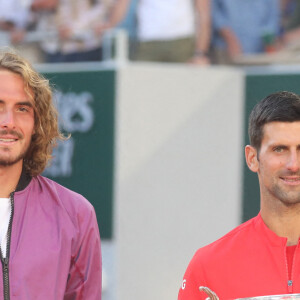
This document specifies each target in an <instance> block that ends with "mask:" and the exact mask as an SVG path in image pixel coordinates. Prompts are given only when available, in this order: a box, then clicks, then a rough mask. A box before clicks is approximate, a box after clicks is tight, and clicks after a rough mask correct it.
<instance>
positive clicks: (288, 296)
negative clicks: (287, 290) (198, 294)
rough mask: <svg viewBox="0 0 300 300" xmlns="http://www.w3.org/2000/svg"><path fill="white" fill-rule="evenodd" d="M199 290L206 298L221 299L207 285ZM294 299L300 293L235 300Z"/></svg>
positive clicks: (211, 299) (207, 299)
mask: <svg viewBox="0 0 300 300" xmlns="http://www.w3.org/2000/svg"><path fill="white" fill-rule="evenodd" d="M199 290H200V291H203V292H205V293H206V294H207V296H208V298H206V300H220V299H219V297H218V296H217V294H216V293H215V292H213V291H212V290H211V289H209V288H208V287H206V286H200V287H199ZM293 299H300V294H286V295H270V296H259V297H250V298H239V299H234V300H293Z"/></svg>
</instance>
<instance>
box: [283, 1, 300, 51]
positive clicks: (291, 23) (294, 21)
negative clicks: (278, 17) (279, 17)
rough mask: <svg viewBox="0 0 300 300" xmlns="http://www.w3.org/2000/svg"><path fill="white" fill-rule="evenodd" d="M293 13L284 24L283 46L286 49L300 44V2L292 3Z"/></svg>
mask: <svg viewBox="0 0 300 300" xmlns="http://www.w3.org/2000/svg"><path fill="white" fill-rule="evenodd" d="M290 2H292V4H293V8H294V9H293V12H291V13H290V16H289V18H288V19H287V20H285V22H284V23H283V34H282V46H283V47H286V46H289V45H290V44H293V43H298V44H299V43H300V0H294V1H291V0H290Z"/></svg>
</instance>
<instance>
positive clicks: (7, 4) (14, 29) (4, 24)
mask: <svg viewBox="0 0 300 300" xmlns="http://www.w3.org/2000/svg"><path fill="white" fill-rule="evenodd" d="M30 2H31V0H28V1H26V0H9V1H8V0H0V35H1V36H0V46H10V45H11V44H15V45H17V48H18V50H19V51H21V52H22V55H23V56H24V57H26V58H27V59H28V60H30V61H34V62H35V60H34V58H35V57H36V56H37V53H36V51H33V48H32V47H31V45H28V44H21V43H19V42H20V41H22V40H23V38H24V33H25V30H26V29H27V27H28V25H29V24H30V23H31V14H30Z"/></svg>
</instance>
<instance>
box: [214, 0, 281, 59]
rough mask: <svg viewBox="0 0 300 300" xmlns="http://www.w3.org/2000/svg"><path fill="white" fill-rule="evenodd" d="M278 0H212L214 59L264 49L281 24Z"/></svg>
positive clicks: (230, 57)
mask: <svg viewBox="0 0 300 300" xmlns="http://www.w3.org/2000/svg"><path fill="white" fill-rule="evenodd" d="M279 5H280V4H279V1H278V0H263V1H261V0H243V1H240V0H213V9H212V12H213V27H214V37H213V48H214V59H215V61H216V62H217V63H232V62H233V61H234V60H235V58H237V57H238V56H240V55H242V54H255V53H261V52H264V51H265V46H266V45H267V46H268V47H269V48H270V47H271V46H272V43H273V42H275V40H276V38H277V36H278V34H279V28H280V7H279Z"/></svg>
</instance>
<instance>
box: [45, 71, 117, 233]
mask: <svg viewBox="0 0 300 300" xmlns="http://www.w3.org/2000/svg"><path fill="white" fill-rule="evenodd" d="M44 76H45V77H47V78H48V79H49V80H50V82H51V84H52V85H53V86H54V89H55V100H56V102H57V106H58V110H59V113H60V126H61V129H62V130H63V131H64V132H67V133H71V138H70V139H69V140H67V141H65V142H63V143H61V144H59V146H58V148H57V149H56V150H55V153H54V154H55V157H54V159H53V162H52V164H51V166H50V167H48V168H47V170H46V171H45V173H44V175H45V176H47V177H49V178H51V179H53V180H55V181H57V182H59V183H60V184H62V185H64V186H66V187H68V188H70V189H72V190H74V191H76V192H78V193H80V194H82V195H84V196H85V197H86V198H87V199H88V200H89V201H90V202H91V203H92V204H93V206H94V207H95V210H96V213H97V218H98V224H99V227H100V232H101V237H102V238H103V239H111V238H112V233H113V228H112V213H113V164H114V159H113V158H114V115H115V113H114V110H115V109H114V105H115V71H113V70H102V71H101V70H99V71H78V72H74V71H73V72H57V73H53V72H45V73H44Z"/></svg>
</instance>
